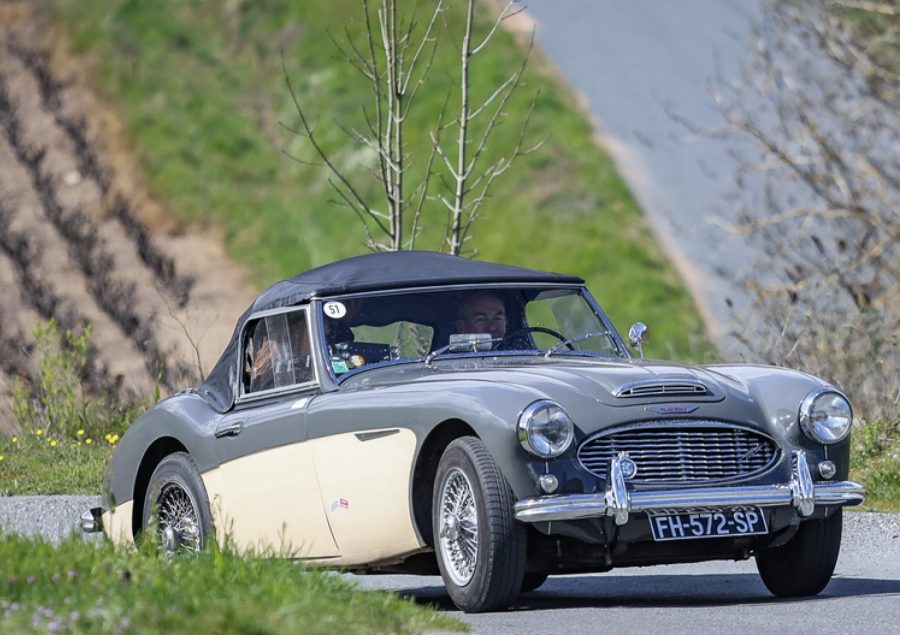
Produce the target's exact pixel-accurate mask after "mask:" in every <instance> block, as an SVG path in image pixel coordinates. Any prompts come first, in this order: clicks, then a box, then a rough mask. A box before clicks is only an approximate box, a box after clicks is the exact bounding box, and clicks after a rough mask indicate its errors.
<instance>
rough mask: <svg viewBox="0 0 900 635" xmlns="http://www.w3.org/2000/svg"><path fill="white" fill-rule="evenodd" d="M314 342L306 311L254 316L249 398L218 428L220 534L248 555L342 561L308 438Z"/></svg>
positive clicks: (246, 349) (246, 343)
mask: <svg viewBox="0 0 900 635" xmlns="http://www.w3.org/2000/svg"><path fill="white" fill-rule="evenodd" d="M309 336H310V331H309V327H308V320H307V310H306V308H305V307H304V308H300V309H296V308H294V309H292V310H289V311H284V310H281V311H275V312H268V313H266V314H261V315H259V316H254V317H253V318H252V319H251V320H248V322H247V326H246V328H245V333H244V336H243V337H242V356H241V359H242V360H243V362H242V368H241V392H240V395H239V398H238V399H237V402H236V405H235V408H234V409H233V410H232V411H231V412H230V413H228V414H227V415H225V416H224V417H222V419H221V420H219V421H218V422H217V424H216V428H215V432H214V433H215V436H216V439H215V443H216V447H217V454H218V457H219V466H218V467H217V468H216V469H215V470H212V471H211V472H209V473H207V474H204V481H205V483H206V486H207V493H208V494H209V498H210V506H211V508H212V512H213V518H214V522H215V524H216V531H217V535H218V536H219V539H220V540H227V541H230V542H232V543H233V544H235V545H236V546H237V547H239V548H241V549H250V548H252V549H257V550H273V549H274V550H275V551H276V552H277V553H279V554H281V555H289V556H292V557H300V558H316V559H320V558H331V557H334V556H336V555H337V546H336V544H335V541H334V538H333V537H332V534H331V530H330V528H329V526H328V522H327V520H326V518H325V513H324V510H323V508H322V499H321V497H320V496H319V485H318V479H317V477H316V470H315V468H314V465H313V460H312V457H311V453H310V446H309V442H308V439H307V421H306V417H307V408H308V405H309V403H310V401H311V400H312V399H314V398H315V397H316V395H317V394H318V382H317V381H316V375H315V372H314V368H313V365H312V363H311V360H310V355H309V351H310V347H309Z"/></svg>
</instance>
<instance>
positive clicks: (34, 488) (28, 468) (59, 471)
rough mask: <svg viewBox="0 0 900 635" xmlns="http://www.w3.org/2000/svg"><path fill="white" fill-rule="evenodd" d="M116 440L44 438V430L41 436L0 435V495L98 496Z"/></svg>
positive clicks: (84, 436)
mask: <svg viewBox="0 0 900 635" xmlns="http://www.w3.org/2000/svg"><path fill="white" fill-rule="evenodd" d="M88 439H89V440H90V443H85V441H86V440H88ZM117 440H118V438H117V437H114V436H108V437H106V438H103V439H94V438H91V437H89V436H87V435H81V436H75V437H74V438H71V437H70V438H65V437H59V436H56V435H53V434H51V435H49V436H47V435H45V434H43V431H42V434H41V435H40V436H37V435H35V434H34V432H26V433H24V434H19V435H17V436H14V437H9V438H7V437H2V436H0V496H17V495H25V494H97V493H99V492H100V488H101V485H102V484H103V474H104V472H105V470H106V465H107V463H108V462H109V458H110V456H112V453H113V450H114V448H115V443H116V441H117Z"/></svg>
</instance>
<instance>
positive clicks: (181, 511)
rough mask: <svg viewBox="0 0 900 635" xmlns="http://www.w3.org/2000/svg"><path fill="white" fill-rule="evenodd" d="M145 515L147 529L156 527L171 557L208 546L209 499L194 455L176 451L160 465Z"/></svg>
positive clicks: (148, 490)
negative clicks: (192, 456) (193, 457)
mask: <svg viewBox="0 0 900 635" xmlns="http://www.w3.org/2000/svg"><path fill="white" fill-rule="evenodd" d="M143 515H144V517H143V523H142V525H143V529H144V530H145V531H146V530H147V528H148V527H150V526H151V525H152V526H153V527H154V529H155V532H156V538H157V540H158V541H159V545H160V549H162V550H163V551H164V552H166V553H167V554H169V555H176V554H181V553H196V552H199V551H201V550H202V549H203V548H204V547H206V545H207V543H208V542H209V540H210V536H211V534H212V515H211V513H210V507H209V497H208V496H207V493H206V487H205V486H204V485H203V479H201V478H200V471H199V470H198V469H197V465H196V464H195V463H194V460H193V459H192V458H191V455H190V454H188V453H187V452H175V453H174V454H170V455H168V456H167V457H165V458H164V459H163V460H162V461H160V462H159V465H157V466H156V469H155V470H153V475H152V476H151V477H150V484H149V485H148V486H147V493H146V495H145V496H144V509H143Z"/></svg>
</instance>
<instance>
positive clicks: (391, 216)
mask: <svg viewBox="0 0 900 635" xmlns="http://www.w3.org/2000/svg"><path fill="white" fill-rule="evenodd" d="M399 1H400V0H381V3H380V5H379V6H378V7H377V8H376V9H373V8H372V7H371V6H370V3H369V0H363V1H362V9H363V11H362V15H363V27H364V28H363V34H362V38H361V41H359V40H360V38H358V37H357V36H354V34H353V33H352V32H351V30H350V29H349V28H345V29H344V33H343V35H342V37H341V38H337V37H334V36H332V42H333V43H334V45H335V47H336V49H337V50H338V52H339V54H340V56H341V58H342V59H343V60H344V61H346V62H347V63H349V64H351V65H352V66H353V67H354V68H355V69H356V70H357V71H359V73H361V74H362V75H363V77H364V78H365V79H366V80H367V82H368V83H369V84H370V87H371V91H372V101H371V104H370V105H369V106H367V107H364V108H363V111H362V116H363V117H362V119H363V121H364V125H363V126H362V128H359V127H353V126H348V125H346V124H344V123H342V122H338V121H335V122H334V125H336V126H338V127H339V128H340V129H341V130H342V131H343V132H344V133H345V134H346V135H347V136H348V137H349V138H350V139H351V140H352V141H353V142H354V143H357V144H359V145H361V146H362V147H364V148H367V149H369V150H371V151H372V152H373V153H374V155H375V156H376V157H377V165H376V167H375V169H374V174H375V177H376V178H377V180H378V181H379V183H380V184H381V186H382V187H381V189H382V191H383V193H384V199H383V200H382V201H381V202H379V203H376V202H373V201H371V200H369V199H367V197H366V196H365V195H364V189H363V188H361V187H360V186H359V184H358V183H354V182H353V180H352V179H351V178H350V175H349V174H348V173H347V172H346V171H345V170H343V169H342V168H341V167H340V166H339V165H338V162H337V161H336V160H335V159H334V157H333V156H332V155H330V154H329V152H328V151H327V150H326V149H325V147H324V146H323V144H322V143H321V141H320V139H319V137H318V136H317V134H316V127H315V126H314V125H313V122H312V121H311V119H310V117H309V115H308V113H307V112H306V110H305V109H304V107H303V105H302V99H301V96H300V95H299V94H298V92H297V90H296V89H295V87H294V85H293V83H292V81H291V79H290V75H289V73H288V71H287V68H286V66H284V65H283V70H284V75H285V80H286V82H287V86H288V90H289V92H290V95H291V98H292V100H293V103H294V106H295V108H296V110H297V114H298V119H299V125H298V126H296V127H291V128H288V129H289V130H290V131H291V132H293V133H295V134H299V135H301V136H303V137H305V138H306V139H307V140H308V141H309V143H310V145H311V146H312V149H313V151H314V153H315V155H316V156H317V158H318V163H316V164H317V165H320V166H322V167H324V168H325V169H326V170H327V171H328V173H329V178H328V183H329V185H330V186H331V187H332V189H333V190H334V191H335V193H336V194H337V195H338V199H339V200H338V202H339V203H342V204H343V205H346V206H348V207H350V209H352V210H353V211H354V213H355V214H356V216H357V217H358V218H359V220H360V221H361V223H362V225H363V228H364V231H365V235H366V238H367V246H368V247H369V248H370V249H372V250H373V251H397V250H401V249H404V248H405V249H412V248H414V247H415V243H416V239H417V237H418V236H419V234H420V232H421V228H422V218H423V211H424V210H425V207H426V205H427V202H428V201H429V200H431V199H432V198H437V199H438V200H440V201H441V202H442V203H443V205H444V206H445V207H446V210H447V212H448V214H449V220H448V222H447V231H446V234H447V235H446V241H445V242H446V244H445V245H444V247H445V248H446V249H447V250H448V251H449V252H450V253H453V254H459V253H460V251H461V248H462V245H463V243H464V242H465V240H466V238H467V237H468V233H469V229H470V227H471V225H472V223H473V222H474V221H475V220H476V219H477V217H478V208H479V207H480V206H481V204H482V203H483V202H484V201H485V199H486V197H487V195H488V193H489V191H490V187H491V185H492V184H493V182H494V180H495V179H496V178H497V177H498V176H500V175H501V174H503V173H504V172H505V171H506V170H507V169H508V168H509V166H510V165H511V163H512V161H513V160H514V159H515V158H516V157H518V156H521V155H522V154H524V152H525V150H523V147H522V144H523V139H524V136H525V132H526V129H527V126H528V122H529V120H530V117H531V111H530V110H529V113H528V115H527V117H526V119H525V121H524V122H523V123H522V128H521V134H520V135H519V139H518V141H517V143H516V145H515V147H514V148H512V149H511V151H510V152H509V153H507V154H505V155H504V156H503V157H501V158H500V159H497V160H494V161H491V162H490V163H488V164H486V165H482V164H483V163H484V153H485V150H486V149H487V147H488V140H489V138H490V137H491V135H492V133H493V132H494V130H495V129H496V127H497V126H498V125H499V123H500V121H501V120H502V118H503V117H504V115H505V114H506V106H507V104H508V101H509V99H510V97H511V96H512V94H513V93H514V92H515V90H516V88H517V87H518V86H519V85H520V83H521V80H522V74H523V72H524V69H525V64H526V62H527V59H528V53H526V54H525V56H524V57H523V60H522V64H521V66H520V67H519V68H518V69H517V70H515V72H513V73H512V74H511V75H510V76H509V77H508V78H507V79H506V80H505V81H503V82H502V83H501V84H500V85H499V86H498V87H497V88H496V90H494V91H493V92H492V94H491V95H489V96H488V97H487V98H486V99H485V100H484V101H483V102H481V103H480V104H479V105H478V106H476V107H474V108H473V107H472V105H471V103H470V101H471V95H470V85H471V68H472V60H473V58H475V57H476V56H478V55H479V54H480V53H482V52H483V51H484V50H485V47H487V45H488V44H489V42H490V41H491V40H492V39H493V38H494V36H495V35H496V33H497V30H498V28H499V26H500V24H501V23H502V21H503V20H505V19H507V18H509V17H512V16H513V15H515V14H516V13H518V11H516V10H513V9H512V0H510V2H509V3H508V4H507V5H506V6H505V7H504V8H503V10H502V11H501V12H500V15H499V16H498V17H497V19H496V20H495V21H494V22H493V25H492V27H491V28H490V30H489V31H488V33H487V34H486V35H485V36H484V37H483V39H482V40H481V41H480V42H479V43H477V44H474V43H473V38H474V35H475V34H474V31H475V26H474V25H475V5H476V2H475V0H467V3H466V5H465V7H466V21H465V28H464V32H463V34H462V44H461V46H459V47H458V48H457V51H458V52H459V55H460V74H459V92H460V102H459V104H460V106H459V108H460V109H459V114H458V115H457V116H455V117H452V118H450V119H449V120H448V116H447V113H448V108H449V104H450V101H451V97H452V92H453V89H452V88H451V89H448V91H447V94H446V98H445V99H444V101H443V106H442V108H441V109H440V111H439V112H437V113H434V119H433V121H434V122H435V123H434V128H433V130H432V131H431V134H430V135H429V137H430V141H431V143H430V145H429V147H427V148H424V149H420V150H422V153H423V154H424V155H425V156H426V157H427V158H426V161H425V169H424V173H423V176H422V178H421V180H420V181H419V182H418V183H415V184H413V183H410V180H411V179H410V176H409V172H410V168H411V166H412V164H413V158H414V157H413V154H414V153H413V152H412V151H411V150H410V148H409V147H408V146H407V140H406V139H407V138H406V132H405V125H406V123H407V120H408V117H409V113H410V110H411V108H412V106H413V104H414V103H415V102H416V96H417V94H418V92H419V91H420V90H421V89H422V88H423V87H424V86H425V84H426V79H427V78H428V75H429V72H430V71H431V69H432V66H433V63H434V59H435V54H436V52H437V50H438V46H439V43H440V41H441V38H442V37H447V33H448V32H449V26H448V22H447V20H446V15H445V14H446V13H447V12H448V11H450V9H449V8H448V6H447V3H446V2H445V0H435V2H434V5H433V7H432V8H430V9H429V10H428V11H426V12H425V20H423V21H422V24H421V25H420V24H419V22H418V21H417V18H416V16H417V13H416V10H415V8H413V10H412V12H411V13H410V15H409V16H405V17H404V16H402V15H400V13H399V11H398V4H399ZM442 25H443V27H444V33H443V34H442V33H441V30H440V27H441V26H442ZM529 52H530V46H529ZM429 90H435V87H434V86H431V87H430V88H429ZM533 106H534V102H532V108H533ZM482 116H483V117H484V118H485V120H486V123H485V124H484V125H483V127H482V129H481V130H480V131H479V133H478V136H477V138H476V139H475V140H474V145H472V144H473V139H472V138H471V135H472V122H473V120H475V119H477V118H479V117H482ZM453 126H456V127H457V130H456V133H457V134H456V142H455V145H454V147H453V150H452V151H451V150H449V149H445V147H444V143H445V141H444V137H445V135H444V133H445V132H446V131H448V130H449V129H450V128H452V127H453ZM436 157H440V158H441V159H442V160H443V163H444V165H445V168H446V171H447V176H448V178H444V175H440V176H441V178H440V182H441V185H442V186H443V190H444V191H442V192H439V193H437V194H434V193H432V192H431V189H432V178H433V177H434V176H435V174H436V173H437V171H436V170H435V169H434V164H435V159H436ZM294 158H295V160H298V161H301V162H304V163H308V162H306V161H302V160H300V159H297V158H296V157H294Z"/></svg>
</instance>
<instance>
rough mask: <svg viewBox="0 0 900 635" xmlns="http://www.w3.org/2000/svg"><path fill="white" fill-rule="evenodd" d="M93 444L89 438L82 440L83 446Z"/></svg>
mask: <svg viewBox="0 0 900 635" xmlns="http://www.w3.org/2000/svg"><path fill="white" fill-rule="evenodd" d="M93 442H94V440H93V439H91V438H90V437H88V438H87V439H85V440H84V444H85V445H90V444H91V443H93Z"/></svg>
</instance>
